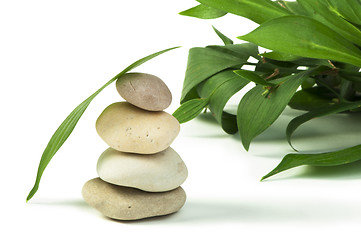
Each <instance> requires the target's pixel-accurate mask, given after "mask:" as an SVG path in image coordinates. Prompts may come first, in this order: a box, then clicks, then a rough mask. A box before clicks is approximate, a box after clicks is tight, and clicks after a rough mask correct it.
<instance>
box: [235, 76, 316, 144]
mask: <svg viewBox="0 0 361 240" xmlns="http://www.w3.org/2000/svg"><path fill="white" fill-rule="evenodd" d="M309 74H310V72H309V71H306V72H302V73H298V74H295V75H291V76H287V77H284V78H280V79H276V80H275V81H273V83H277V84H280V83H282V84H281V85H279V87H278V88H277V89H276V90H275V92H274V93H271V95H270V98H267V97H265V96H263V95H262V93H263V92H264V89H263V86H261V85H258V86H256V87H254V88H253V89H251V90H250V91H249V92H247V93H246V94H245V95H244V97H243V98H242V99H241V101H240V103H239V105H238V111H237V122H238V129H239V134H240V136H241V140H242V144H243V146H244V148H245V149H246V150H249V146H250V143H251V141H252V140H253V139H254V138H255V137H256V136H258V135H259V134H261V133H262V132H263V131H265V130H266V129H267V128H268V127H269V126H270V125H271V124H273V122H274V121H275V120H276V119H277V118H278V116H279V115H280V114H281V113H282V111H283V110H284V109H285V108H286V106H287V104H288V102H289V100H290V99H291V98H292V96H293V94H294V93H295V92H296V90H297V88H298V87H299V86H300V85H301V84H302V82H303V80H304V78H306V77H308V75H309Z"/></svg>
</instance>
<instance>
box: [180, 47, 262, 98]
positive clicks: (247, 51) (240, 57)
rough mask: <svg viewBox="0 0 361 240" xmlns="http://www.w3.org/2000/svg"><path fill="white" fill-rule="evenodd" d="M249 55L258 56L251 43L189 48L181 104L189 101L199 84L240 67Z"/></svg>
mask: <svg viewBox="0 0 361 240" xmlns="http://www.w3.org/2000/svg"><path fill="white" fill-rule="evenodd" d="M251 55H255V56H257V55H258V47H257V46H256V45H255V44H253V43H244V44H234V45H226V46H208V47H206V48H200V47H196V48H191V49H190V50H189V55H188V62H187V69H186V74H185V78H184V82H183V89H182V95H181V103H184V102H186V101H187V100H190V99H191V97H190V96H189V95H190V94H191V93H192V92H194V91H192V89H194V88H195V87H196V86H197V85H199V84H200V83H201V82H203V81H204V80H206V79H208V78H209V77H211V76H213V75H214V74H216V73H219V72H221V71H223V70H225V69H228V68H232V67H240V66H242V65H243V64H244V63H246V62H247V60H248V58H249V57H250V56H251Z"/></svg>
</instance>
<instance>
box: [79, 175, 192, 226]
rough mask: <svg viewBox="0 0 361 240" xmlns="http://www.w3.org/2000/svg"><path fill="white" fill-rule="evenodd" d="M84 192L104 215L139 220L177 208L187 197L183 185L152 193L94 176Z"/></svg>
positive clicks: (119, 218) (89, 200)
mask: <svg viewBox="0 0 361 240" xmlns="http://www.w3.org/2000/svg"><path fill="white" fill-rule="evenodd" d="M82 195H83V198H84V200H85V202H87V203H88V204H89V205H90V206H92V207H94V208H95V209H97V210H98V211H99V212H101V213H102V214H103V215H105V216H107V217H109V218H113V219H118V220H137V219H142V218H148V217H154V216H162V215H167V214H171V213H174V212H177V211H178V210H179V209H181V208H182V206H183V205H184V203H185V201H186V194H185V192H184V190H183V189H182V188H181V187H178V188H176V189H174V190H172V191H168V192H161V193H152V192H145V191H142V190H139V189H135V188H129V187H122V186H117V185H113V184H110V183H107V182H104V181H103V180H101V179H100V178H94V179H92V180H89V181H88V182H86V183H85V184H84V186H83V189H82Z"/></svg>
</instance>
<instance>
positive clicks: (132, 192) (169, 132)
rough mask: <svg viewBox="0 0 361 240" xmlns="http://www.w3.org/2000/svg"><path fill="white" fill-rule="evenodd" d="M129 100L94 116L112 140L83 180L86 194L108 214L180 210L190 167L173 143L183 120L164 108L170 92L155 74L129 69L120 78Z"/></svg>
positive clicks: (121, 215) (125, 215) (100, 130)
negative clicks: (93, 173)
mask: <svg viewBox="0 0 361 240" xmlns="http://www.w3.org/2000/svg"><path fill="white" fill-rule="evenodd" d="M116 87H117V90H118V92H119V94H120V95H121V96H122V97H123V98H124V99H125V100H126V102H117V103H113V104H111V105H110V106H108V107H107V108H106V109H105V110H104V111H103V112H102V113H101V115H100V116H99V118H98V119H97V122H96V130H97V132H98V134H99V136H100V137H101V138H102V139H103V140H104V141H105V142H106V143H107V144H108V145H109V148H108V149H107V150H105V151H104V152H103V153H102V154H101V156H100V157H99V160H98V163H97V173H98V176H99V177H98V178H94V179H92V180H89V181H88V182H86V183H85V185H84V187H83V190H82V194H83V198H84V200H85V201H86V202H87V203H88V204H89V205H90V206H92V207H94V208H96V209H97V210H99V211H100V212H101V213H102V214H104V215H105V216H107V217H110V218H113V219H118V220H136V219H142V218H147V217H154V216H161V215H167V214H171V213H174V212H177V211H178V210H179V209H180V208H182V206H183V205H184V203H185V200H186V194H185V192H184V190H183V189H182V187H180V185H181V184H182V183H183V182H184V181H185V180H186V178H187V176H188V170H187V167H186V165H185V164H184V162H183V160H182V159H181V158H180V156H179V155H178V154H177V152H176V151H174V150H173V149H172V148H171V147H170V145H171V143H172V142H173V140H174V139H175V138H176V137H177V135H178V133H179V130H180V126H179V122H178V121H177V119H175V118H174V117H173V116H172V115H170V114H168V113H166V112H164V111H163V110H164V109H166V108H167V107H168V106H169V105H170V103H171V101H172V95H171V92H170V91H169V89H168V87H167V86H166V84H165V83H164V82H163V81H162V80H161V79H159V78H158V77H156V76H153V75H150V74H144V73H128V74H125V75H124V76H123V77H121V78H119V79H118V80H117V83H116Z"/></svg>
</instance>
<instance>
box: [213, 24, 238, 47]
mask: <svg viewBox="0 0 361 240" xmlns="http://www.w3.org/2000/svg"><path fill="white" fill-rule="evenodd" d="M212 27H213V30H214V31H215V32H216V34H217V35H218V37H219V38H220V39H222V41H223V43H224V45H232V44H233V41H232V40H231V39H229V38H228V37H227V36H225V35H224V34H223V33H221V32H220V31H218V29H217V28H215V27H214V26H212Z"/></svg>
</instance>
